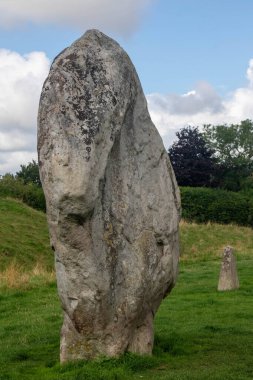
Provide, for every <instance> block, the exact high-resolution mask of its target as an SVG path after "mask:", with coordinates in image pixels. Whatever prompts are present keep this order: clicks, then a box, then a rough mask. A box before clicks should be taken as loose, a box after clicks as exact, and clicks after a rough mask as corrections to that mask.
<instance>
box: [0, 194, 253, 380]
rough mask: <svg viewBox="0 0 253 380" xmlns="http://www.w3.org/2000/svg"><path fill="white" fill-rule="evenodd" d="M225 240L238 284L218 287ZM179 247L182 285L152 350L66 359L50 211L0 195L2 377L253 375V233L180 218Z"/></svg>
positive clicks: (163, 310) (176, 379)
mask: <svg viewBox="0 0 253 380" xmlns="http://www.w3.org/2000/svg"><path fill="white" fill-rule="evenodd" d="M227 244H231V245H232V246H234V247H235V249H236V255H237V260H238V273H239V279H240V289H239V290H237V291H232V292H222V293H220V292H217V290H216V288H217V283H218V276H219V269H220V254H221V252H222V249H223V247H224V246H225V245H227ZM181 251H182V257H181V263H180V273H179V277H178V282H177V285H176V287H175V289H174V290H173V291H172V293H171V295H170V296H169V297H168V298H167V299H165V300H164V302H163V303H162V305H161V307H160V309H159V312H158V313H157V316H156V320H155V345H154V355H153V356H152V357H145V356H144V357H141V356H136V355H129V354H126V355H124V356H122V357H120V358H118V359H106V358H101V359H100V360H97V361H94V362H76V363H70V364H67V365H60V364H59V333H60V327H61V323H62V315H61V310H60V305H59V301H58V297H57V290H56V284H55V280H54V276H53V275H52V265H53V258H52V253H51V250H50V247H49V242H48V233H47V228H46V218H45V215H44V214H43V213H40V212H37V211H34V210H32V209H30V208H28V207H26V206H24V205H23V204H22V203H19V202H16V201H14V200H8V199H0V268H1V273H2V274H1V275H0V369H1V370H0V380H44V379H45V380H49V379H50V380H56V379H57V380H124V379H134V380H137V379H143V380H155V379H156V380H165V379H166V380H167V379H168V380H186V379H187V380H195V379H199V380H207V379H212V380H231V379H233V380H246V379H248V380H249V379H251V380H252V379H253V367H252V357H253V280H252V267H253V236H252V230H251V229H249V228H243V227H237V226H222V225H214V224H213V225H212V224H208V225H197V224H187V223H182V224H181ZM13 262H15V265H14V264H13ZM36 268H37V270H36ZM11 276H12V278H11V280H10V279H9V277H11ZM22 276H23V277H22ZM20 278H23V280H22V281H20Z"/></svg>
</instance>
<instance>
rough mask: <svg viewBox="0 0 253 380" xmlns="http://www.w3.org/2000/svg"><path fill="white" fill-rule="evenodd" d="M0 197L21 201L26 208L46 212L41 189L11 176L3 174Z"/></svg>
mask: <svg viewBox="0 0 253 380" xmlns="http://www.w3.org/2000/svg"><path fill="white" fill-rule="evenodd" d="M0 196H4V197H12V198H17V199H20V200H22V201H23V202H24V203H26V204H27V205H28V206H31V207H33V208H35V209H37V210H41V211H44V212H45V211H46V201H45V197H44V193H43V190H42V188H41V187H38V186H37V185H35V184H33V183H27V184H25V183H24V182H23V180H22V179H19V178H15V177H14V176H13V175H12V174H5V175H4V176H3V177H2V178H1V179H0Z"/></svg>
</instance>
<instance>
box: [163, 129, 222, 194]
mask: <svg viewBox="0 0 253 380" xmlns="http://www.w3.org/2000/svg"><path fill="white" fill-rule="evenodd" d="M176 136H177V138H178V140H177V141H176V142H174V143H173V145H172V146H171V147H170V149H169V150H168V154H169V157H170V160H171V163H172V166H173V168H174V172H175V175H176V178H177V182H178V184H179V185H180V186H193V187H197V186H207V187H208V186H211V183H212V179H213V173H214V170H215V160H214V158H213V155H214V150H213V149H211V148H209V147H208V146H207V144H206V142H205V140H204V138H203V137H202V134H201V133H200V132H199V130H198V128H197V127H185V128H182V129H181V130H180V131H179V132H177V133H176Z"/></svg>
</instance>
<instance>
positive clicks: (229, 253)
mask: <svg viewBox="0 0 253 380" xmlns="http://www.w3.org/2000/svg"><path fill="white" fill-rule="evenodd" d="M238 288H239V280H238V275H237V269H236V259H235V256H234V254H233V249H232V248H231V247H229V246H228V247H226V248H225V249H224V253H223V258H222V262H221V269H220V278H219V283H218V290H220V291H223V290H233V289H238Z"/></svg>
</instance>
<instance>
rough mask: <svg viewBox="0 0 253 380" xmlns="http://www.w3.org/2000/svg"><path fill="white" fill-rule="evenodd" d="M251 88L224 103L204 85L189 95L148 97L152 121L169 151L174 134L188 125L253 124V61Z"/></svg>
mask: <svg viewBox="0 0 253 380" xmlns="http://www.w3.org/2000/svg"><path fill="white" fill-rule="evenodd" d="M247 79H248V86H247V87H243V88H238V89H236V90H235V91H234V92H232V93H230V94H228V96H227V98H226V99H222V98H221V97H220V96H219V95H218V93H217V92H216V91H215V90H214V88H213V87H212V86H211V85H210V84H208V83H205V82H201V83H199V84H198V85H197V86H196V89H194V90H191V91H189V92H187V93H186V94H182V95H176V94H167V95H165V94H156V93H154V94H150V95H147V100H148V106H149V111H150V115H151V118H152V120H153V122H154V124H155V125H156V127H157V129H158V130H159V132H160V134H161V136H162V137H163V140H164V144H165V147H166V148H168V147H169V146H170V145H171V144H172V142H173V141H174V140H175V133H176V132H177V131H178V130H179V129H180V128H182V127H185V126H187V125H195V126H202V125H203V124H219V123H227V124H230V123H239V122H240V121H242V120H245V119H252V120H253V59H251V60H250V61H249V66H248V69H247Z"/></svg>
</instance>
